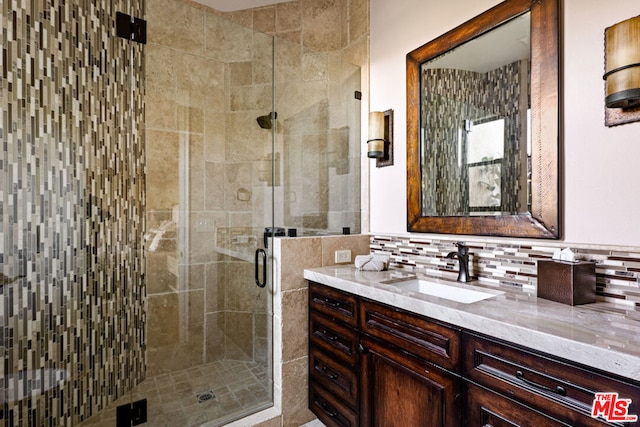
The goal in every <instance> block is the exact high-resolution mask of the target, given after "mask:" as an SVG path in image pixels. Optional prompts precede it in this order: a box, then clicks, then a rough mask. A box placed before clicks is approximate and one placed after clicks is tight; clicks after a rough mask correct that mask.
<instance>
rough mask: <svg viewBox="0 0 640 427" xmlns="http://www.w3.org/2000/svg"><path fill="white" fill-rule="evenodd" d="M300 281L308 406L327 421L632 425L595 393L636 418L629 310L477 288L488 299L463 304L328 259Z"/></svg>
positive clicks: (636, 365) (637, 359)
mask: <svg viewBox="0 0 640 427" xmlns="http://www.w3.org/2000/svg"><path fill="white" fill-rule="evenodd" d="M305 278H306V279H307V280H308V281H309V408H310V409H311V410H312V411H313V412H314V413H315V414H316V415H317V416H318V418H319V419H320V420H321V421H322V422H323V423H324V424H326V425H328V426H370V425H384V426H393V425H402V426H411V425H416V426H417V425H420V426H425V425H427V426H463V425H464V426H509V425H521V426H556V425H557V426H566V425H571V426H602V425H629V424H620V423H617V424H616V422H607V421H605V420H604V419H603V417H600V419H596V418H593V417H592V416H591V411H592V405H593V400H594V397H595V393H596V392H616V393H618V396H619V398H620V399H623V398H624V399H631V401H630V404H629V405H628V407H627V408H626V412H625V414H626V415H638V414H640V382H639V381H638V380H639V379H640V346H639V345H638V344H636V342H637V338H636V337H637V336H638V335H637V334H638V332H640V316H637V315H636V317H634V313H633V312H625V311H624V310H620V309H617V308H616V307H615V306H612V305H611V304H606V303H596V304H590V305H587V306H580V307H571V306H566V305H562V304H559V303H554V302H551V301H546V300H540V299H538V298H536V297H535V295H531V294H527V293H526V292H523V291H520V290H513V289H503V288H496V287H489V288H485V287H482V286H475V287H474V288H475V290H477V291H479V292H482V293H485V292H486V293H487V294H488V295H490V296H488V297H485V298H483V299H481V300H477V301H476V302H471V303H463V302H459V301H455V300H454V299H456V297H452V296H449V295H445V297H442V296H441V297H435V296H432V295H427V294H425V293H424V292H422V291H421V290H420V289H419V288H416V287H407V286H404V284H405V283H409V282H411V279H412V277H411V274H407V273H404V272H402V271H389V272H361V271H357V270H355V268H354V267H353V266H337V267H323V268H319V269H310V270H305ZM430 282H431V283H432V284H435V285H442V286H452V287H457V286H458V285H457V284H455V283H451V282H449V283H447V282H446V281H442V280H438V279H434V280H430ZM466 289H469V291H471V290H470V288H466V287H461V288H460V293H465V292H466ZM450 298H453V299H450ZM600 413H601V415H603V416H607V415H608V414H609V413H608V412H607V411H606V410H604V409H602V410H600ZM619 418H622V417H619Z"/></svg>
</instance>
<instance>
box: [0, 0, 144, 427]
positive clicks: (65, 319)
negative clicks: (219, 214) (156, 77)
mask: <svg viewBox="0 0 640 427" xmlns="http://www.w3.org/2000/svg"><path fill="white" fill-rule="evenodd" d="M0 9H2V55H1V56H0V72H2V79H1V85H0V102H1V104H2V116H1V122H0V135H1V136H2V147H1V150H0V212H2V216H1V218H2V219H1V222H0V241H1V242H2V245H0V273H1V276H0V279H1V280H0V322H1V327H0V341H1V343H2V348H1V350H2V357H3V363H2V366H1V367H0V377H1V380H0V381H1V383H0V403H2V408H1V409H0V420H2V423H3V424H4V425H5V426H18V425H25V426H27V425H29V426H32V425H34V426H36V425H37V426H40V425H48V426H58V425H75V424H77V422H78V421H79V420H82V419H85V418H87V417H88V416H90V415H91V414H94V413H96V412H97V411H98V410H99V409H100V408H103V407H105V406H106V405H107V404H108V403H109V402H111V401H113V400H115V399H116V398H117V397H120V396H122V395H123V394H124V393H125V392H126V391H127V390H128V389H130V388H131V387H132V386H134V385H135V384H136V383H137V382H139V381H140V380H141V379H142V377H143V375H144V366H145V359H144V328H143V325H144V323H145V319H144V316H145V314H144V310H143V308H144V307H143V297H144V294H145V287H144V282H143V273H144V264H143V256H142V241H143V239H142V238H143V232H144V216H143V206H144V202H145V193H144V191H145V190H144V188H145V187H144V137H143V130H142V125H141V123H143V118H144V112H143V92H144V86H143V85H144V81H143V79H142V76H144V63H143V55H142V51H143V49H144V47H143V46H142V45H139V44H136V43H132V42H130V41H127V40H124V39H121V38H117V37H116V36H115V32H116V31H115V17H116V12H118V11H121V12H125V13H130V14H133V15H134V16H140V17H142V16H144V2H143V1H135V2H129V1H128V0H98V1H86V0H73V1H64V0H43V1H26V0H14V1H8V0H0Z"/></svg>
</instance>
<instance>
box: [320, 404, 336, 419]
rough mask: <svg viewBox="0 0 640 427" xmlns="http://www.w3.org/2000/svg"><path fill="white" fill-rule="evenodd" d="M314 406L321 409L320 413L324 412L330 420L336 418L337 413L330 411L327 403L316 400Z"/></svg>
mask: <svg viewBox="0 0 640 427" xmlns="http://www.w3.org/2000/svg"><path fill="white" fill-rule="evenodd" d="M316 405H317V406H318V407H319V408H320V409H322V412H324V413H325V414H327V415H328V416H330V417H331V418H335V417H337V416H338V413H337V412H334V411H332V410H331V409H330V408H331V407H330V406H329V405H327V402H320V401H318V400H316Z"/></svg>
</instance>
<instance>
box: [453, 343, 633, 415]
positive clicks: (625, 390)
mask: <svg viewBox="0 0 640 427" xmlns="http://www.w3.org/2000/svg"><path fill="white" fill-rule="evenodd" d="M463 341H464V349H465V356H464V360H463V377H464V383H465V404H466V411H465V412H466V420H465V426H469V427H472V426H478V427H481V426H482V427H485V426H503V425H504V426H506V425H508V426H512V425H518V426H541V425H544V426H556V425H558V426H561V425H562V426H566V425H570V426H584V427H590V426H594V427H595V426H600V427H601V426H604V425H618V426H619V425H622V424H619V423H618V424H616V423H614V422H611V423H609V422H606V421H604V420H603V419H596V418H593V417H591V409H592V406H593V400H594V396H595V393H596V392H616V393H618V395H619V397H620V398H621V399H623V398H624V399H631V402H632V403H631V405H630V406H629V408H628V410H629V414H640V412H639V411H640V405H638V404H640V387H638V385H637V384H631V383H630V382H628V381H625V380H622V379H616V378H613V377H612V376H611V375H609V374H604V373H602V372H595V371H594V370H592V369H587V368H585V367H582V366H578V365H577V364H574V363H572V362H569V361H563V360H560V359H558V358H555V357H552V356H548V355H544V354H541V353H539V352H535V351H533V350H530V349H527V348H523V347H520V346H516V345H513V344H510V343H506V342H503V341H499V340H496V339H493V338H490V337H486V336H482V335H478V334H474V333H467V332H465V333H463ZM627 425H628V424H627Z"/></svg>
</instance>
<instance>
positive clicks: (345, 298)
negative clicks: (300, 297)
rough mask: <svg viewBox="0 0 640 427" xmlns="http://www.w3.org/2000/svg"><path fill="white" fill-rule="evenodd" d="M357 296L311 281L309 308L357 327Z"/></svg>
mask: <svg viewBox="0 0 640 427" xmlns="http://www.w3.org/2000/svg"><path fill="white" fill-rule="evenodd" d="M357 307H358V304H357V297H356V296H355V295H352V294H347V293H344V292H341V291H339V290H337V289H333V288H329V287H327V286H324V285H320V284H318V283H314V282H310V283H309V309H311V310H316V311H319V312H321V313H323V314H325V315H327V316H328V317H331V318H334V319H336V320H339V321H341V322H343V323H345V324H347V325H349V326H351V327H353V328H355V327H357V325H358V321H357V317H356V316H357V315H358V310H357Z"/></svg>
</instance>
